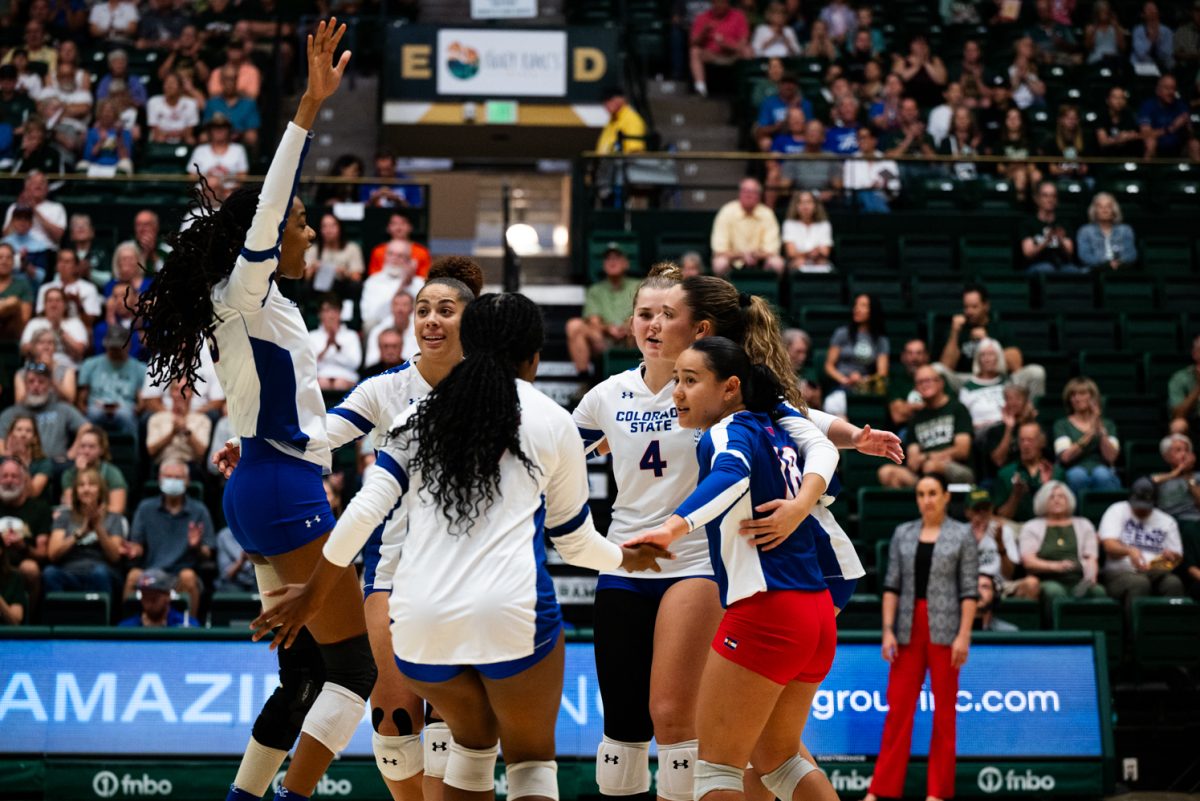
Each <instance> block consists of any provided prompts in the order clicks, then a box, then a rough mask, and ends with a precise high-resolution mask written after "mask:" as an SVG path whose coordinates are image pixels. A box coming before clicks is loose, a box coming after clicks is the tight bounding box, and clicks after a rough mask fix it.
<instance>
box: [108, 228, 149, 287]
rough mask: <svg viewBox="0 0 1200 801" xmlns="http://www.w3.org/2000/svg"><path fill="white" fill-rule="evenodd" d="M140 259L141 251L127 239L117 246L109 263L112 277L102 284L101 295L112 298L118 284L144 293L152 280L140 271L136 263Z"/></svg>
mask: <svg viewBox="0 0 1200 801" xmlns="http://www.w3.org/2000/svg"><path fill="white" fill-rule="evenodd" d="M135 219H136V218H135ZM140 259H141V250H140V249H139V247H138V244H137V242H134V241H133V240H132V239H129V240H126V241H124V242H122V243H121V244H119V245H117V247H116V250H114V251H113V257H112V260H111V261H110V262H109V263H110V265H111V267H112V277H111V278H109V279H108V280H107V281H106V282H105V283H104V288H103V289H102V290H101V294H103V295H106V296H108V297H112V294H113V292H114V290H116V288H117V286H118V285H119V284H126V285H129V286H133V287H136V288H137V290H138V291H139V292H144V291H145V290H146V289H147V288H148V287H149V286H150V282H151V281H153V280H154V279H153V278H151V277H150V276H148V275H146V274H145V273H144V272H143V271H142V265H141V264H139V263H138V262H139V260H140Z"/></svg>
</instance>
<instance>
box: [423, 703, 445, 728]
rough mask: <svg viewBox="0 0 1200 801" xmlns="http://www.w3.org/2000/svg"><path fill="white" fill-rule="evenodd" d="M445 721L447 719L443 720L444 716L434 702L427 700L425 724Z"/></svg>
mask: <svg viewBox="0 0 1200 801" xmlns="http://www.w3.org/2000/svg"><path fill="white" fill-rule="evenodd" d="M444 722H445V721H443V720H442V716H441V715H439V714H438V711H437V710H436V709H434V708H433V704H431V703H429V702H428V701H426V702H425V725H426V726H428V725H429V724H430V723H444Z"/></svg>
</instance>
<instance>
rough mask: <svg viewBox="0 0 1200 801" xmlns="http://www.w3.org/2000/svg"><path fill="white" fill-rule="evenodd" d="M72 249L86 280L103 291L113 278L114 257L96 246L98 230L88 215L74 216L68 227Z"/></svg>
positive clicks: (68, 236)
mask: <svg viewBox="0 0 1200 801" xmlns="http://www.w3.org/2000/svg"><path fill="white" fill-rule="evenodd" d="M67 238H68V239H69V240H70V247H71V249H72V250H74V251H75V258H76V259H78V260H79V269H80V272H81V274H82V275H83V277H84V278H86V279H87V280H89V281H91V282H92V283H93V284H95V285H96V287H97V288H98V289H102V288H103V287H104V285H105V284H107V283H108V282H109V280H110V279H111V278H112V257H111V256H109V255H108V251H107V250H105V249H104V248H103V247H102V246H100V245H98V244H96V229H95V228H94V227H93V226H92V218H91V217H90V216H88V215H87V214H72V215H71V220H70V223H69V225H68V226H67Z"/></svg>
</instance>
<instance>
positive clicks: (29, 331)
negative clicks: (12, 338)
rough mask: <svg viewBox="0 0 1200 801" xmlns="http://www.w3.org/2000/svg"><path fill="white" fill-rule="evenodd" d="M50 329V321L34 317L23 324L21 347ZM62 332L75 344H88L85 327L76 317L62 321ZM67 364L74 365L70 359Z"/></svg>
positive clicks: (51, 327)
mask: <svg viewBox="0 0 1200 801" xmlns="http://www.w3.org/2000/svg"><path fill="white" fill-rule="evenodd" d="M52 329H53V326H52V325H50V321H49V320H47V319H46V318H45V317H34V318H33V319H32V320H30V321H29V322H27V323H25V328H24V329H23V330H22V331H21V347H22V348H24V347H25V346H26V345H28V344H29V343H30V342H33V338H34V337H35V336H37V335H38V334H39V333H41V332H42V331H50V330H52ZM62 331H63V333H64V334H66V335H67V336H69V337H70V338H71V339H73V340H75V341H76V342H82V343H84V344H85V345H86V344H87V342H88V330H87V326H85V325H84V324H83V321H82V320H80V319H79V318H78V317H67V318H65V319H64V320H63V321H62ZM60 353H61V351H60ZM63 355H65V354H63ZM67 362H68V363H69V364H75V362H73V361H71V360H70V359H68V360H67ZM76 366H78V365H76Z"/></svg>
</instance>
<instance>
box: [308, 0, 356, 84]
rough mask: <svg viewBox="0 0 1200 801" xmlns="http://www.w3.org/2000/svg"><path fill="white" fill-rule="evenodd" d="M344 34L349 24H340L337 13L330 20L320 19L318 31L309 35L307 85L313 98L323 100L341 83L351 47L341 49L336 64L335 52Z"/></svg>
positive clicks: (348, 61)
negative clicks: (342, 51)
mask: <svg viewBox="0 0 1200 801" xmlns="http://www.w3.org/2000/svg"><path fill="white" fill-rule="evenodd" d="M345 34H346V24H345V23H342V24H341V25H338V21H337V17H333V18H331V19H330V20H329V22H325V21H324V20H322V21H321V22H319V23H317V30H316V32H315V33H310V34H309V35H308V87H307V89H306V90H305V93H306V94H307V95H308V96H309V97H311V98H312V99H313V100H317V101H321V100H324V99H325V98H327V97H329V96H330V95H332V94H333V93H334V92H336V91H337V88H338V86H339V85H341V83H342V73H344V72H345V71H346V65H347V64H349V63H350V51H349V50H347V51H346V52H344V53H342V56H341V58H339V59H338V61H337V63H336V64H334V63H333V54H334V52H335V51H336V50H337V46H338V43H339V42H341V41H342V37H343V36H344V35H345Z"/></svg>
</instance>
